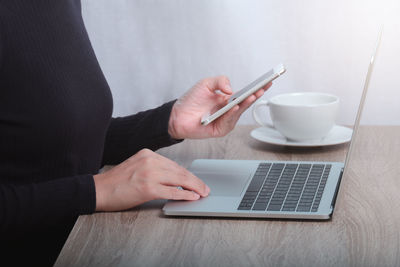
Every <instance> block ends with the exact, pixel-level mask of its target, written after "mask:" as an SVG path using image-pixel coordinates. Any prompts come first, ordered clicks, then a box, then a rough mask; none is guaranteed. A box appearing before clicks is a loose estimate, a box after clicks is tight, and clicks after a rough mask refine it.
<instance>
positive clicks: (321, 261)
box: [55, 126, 400, 266]
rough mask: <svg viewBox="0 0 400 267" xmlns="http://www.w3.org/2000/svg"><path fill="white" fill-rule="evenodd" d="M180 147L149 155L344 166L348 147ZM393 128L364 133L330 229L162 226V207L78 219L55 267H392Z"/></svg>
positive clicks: (173, 222) (398, 146)
mask: <svg viewBox="0 0 400 267" xmlns="http://www.w3.org/2000/svg"><path fill="white" fill-rule="evenodd" d="M253 128H254V126H239V127H237V129H235V130H234V131H233V132H232V133H231V134H229V135H228V136H226V137H224V138H220V139H209V140H185V141H184V142H183V143H181V144H178V145H175V146H172V147H169V148H163V149H161V150H159V151H158V152H159V153H160V154H162V155H164V156H166V157H169V158H171V159H173V160H175V161H177V162H178V163H179V164H181V165H183V166H185V167H187V166H188V165H189V164H190V162H191V161H192V160H194V159H197V158H221V159H268V160H271V159H277V160H327V161H344V158H345V155H346V152H347V149H348V145H339V146H334V147H319V148H313V149H298V148H297V149H293V148H288V147H280V146H273V145H268V144H264V143H261V142H258V141H256V140H253V139H252V138H251V137H249V133H250V131H251V130H252V129H253ZM399 137H400V127H399V126H393V127H391V126H379V127H374V126H368V127H367V126H364V127H361V129H360V131H359V135H358V136H357V139H356V146H355V150H354V153H353V157H352V160H351V162H350V165H349V169H348V172H347V175H346V176H345V177H343V181H342V185H341V189H340V191H339V195H338V200H337V205H336V208H335V213H334V215H333V218H332V220H330V221H324V222H318V221H289V220H260V219H226V218H182V217H172V218H171V217H165V216H163V215H162V213H161V208H162V206H163V204H164V203H165V202H164V201H153V202H150V203H147V204H145V205H142V206H140V207H137V208H135V209H132V210H129V211H125V212H115V213H96V214H93V215H88V216H81V217H79V219H78V221H77V223H76V225H75V227H74V229H73V230H72V232H71V234H70V236H69V238H68V240H67V242H66V244H65V246H64V248H63V250H62V252H61V254H60V256H59V258H58V260H57V262H56V265H55V266H399V265H400V194H399V192H400V162H399V159H400V157H399V151H400V138H399Z"/></svg>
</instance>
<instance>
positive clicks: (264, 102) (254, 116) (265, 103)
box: [253, 100, 275, 128]
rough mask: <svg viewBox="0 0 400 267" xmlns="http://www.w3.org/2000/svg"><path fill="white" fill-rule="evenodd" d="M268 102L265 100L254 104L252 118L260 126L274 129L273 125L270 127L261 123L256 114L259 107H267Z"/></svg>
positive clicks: (265, 123)
mask: <svg viewBox="0 0 400 267" xmlns="http://www.w3.org/2000/svg"><path fill="white" fill-rule="evenodd" d="M268 105H269V102H268V101H267V100H260V101H258V102H257V103H255V105H254V107H253V118H254V120H255V121H256V122H257V123H258V124H259V125H261V126H264V127H270V128H275V127H274V125H272V124H271V123H268V122H263V121H262V120H261V119H260V117H259V116H258V114H257V110H258V109H259V108H260V107H261V106H267V107H268Z"/></svg>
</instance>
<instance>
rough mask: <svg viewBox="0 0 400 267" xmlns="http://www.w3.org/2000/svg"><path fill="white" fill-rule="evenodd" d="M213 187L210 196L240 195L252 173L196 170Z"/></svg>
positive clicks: (196, 173) (198, 175)
mask: <svg viewBox="0 0 400 267" xmlns="http://www.w3.org/2000/svg"><path fill="white" fill-rule="evenodd" d="M194 174H195V175H196V176H197V177H199V178H200V179H201V180H203V181H204V182H205V183H206V184H207V185H208V186H209V187H210V189H211V192H210V196H226V197H232V196H240V194H241V193H242V191H243V189H244V187H245V185H246V184H247V181H248V180H249V178H250V173H248V172H242V173H236V174H225V173H217V172H195V173H194Z"/></svg>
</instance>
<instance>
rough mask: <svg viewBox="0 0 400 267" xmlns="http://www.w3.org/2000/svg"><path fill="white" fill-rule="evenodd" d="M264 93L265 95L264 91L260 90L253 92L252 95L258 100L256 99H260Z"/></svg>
mask: <svg viewBox="0 0 400 267" xmlns="http://www.w3.org/2000/svg"><path fill="white" fill-rule="evenodd" d="M264 93H265V91H264V89H260V90H258V91H257V92H255V93H254V95H255V96H256V98H257V99H258V98H260V97H262V96H263V95H264Z"/></svg>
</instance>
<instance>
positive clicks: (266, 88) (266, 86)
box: [262, 82, 272, 91]
mask: <svg viewBox="0 0 400 267" xmlns="http://www.w3.org/2000/svg"><path fill="white" fill-rule="evenodd" d="M271 86H272V82H269V83H267V84H266V85H265V86H264V87H263V88H262V89H264V91H267V90H268V89H269V88H270V87H271Z"/></svg>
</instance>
